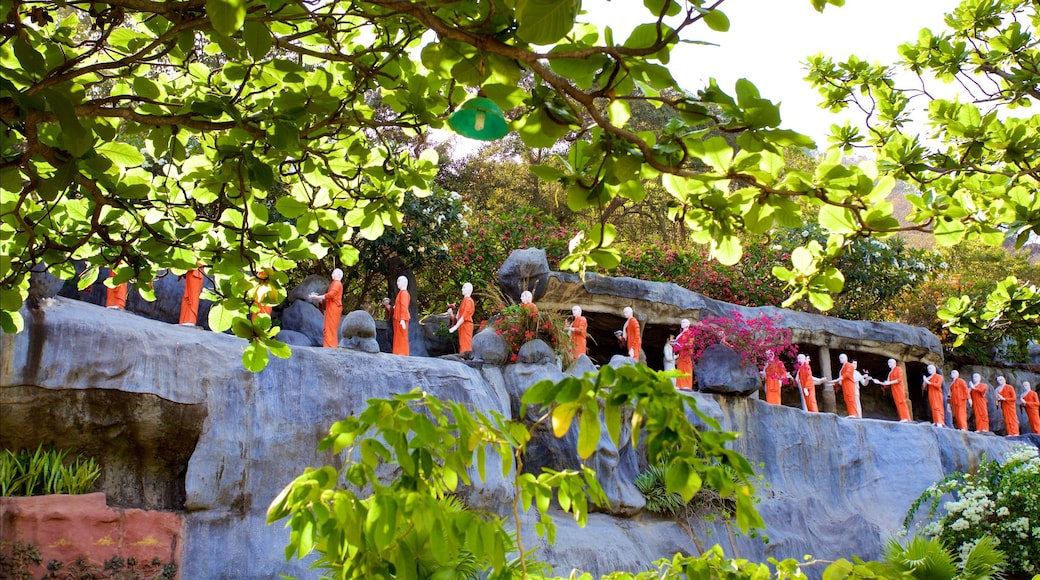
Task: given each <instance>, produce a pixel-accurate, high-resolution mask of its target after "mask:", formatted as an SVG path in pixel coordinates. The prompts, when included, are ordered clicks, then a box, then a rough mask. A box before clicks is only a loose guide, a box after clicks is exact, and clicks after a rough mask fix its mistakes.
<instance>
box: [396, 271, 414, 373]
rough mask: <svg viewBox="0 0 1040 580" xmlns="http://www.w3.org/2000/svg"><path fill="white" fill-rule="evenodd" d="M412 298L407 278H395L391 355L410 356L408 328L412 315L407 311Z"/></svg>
mask: <svg viewBox="0 0 1040 580" xmlns="http://www.w3.org/2000/svg"><path fill="white" fill-rule="evenodd" d="M411 301H412V296H411V294H409V293H408V277H407V276H398V277H397V298H396V299H395V300H394V311H393V321H394V345H393V349H392V351H393V353H394V354H398V355H401V356H408V355H409V354H411V349H410V348H409V346H408V326H409V323H410V322H411V320H412V315H411V313H410V312H409V311H408V307H409V306H410V305H411Z"/></svg>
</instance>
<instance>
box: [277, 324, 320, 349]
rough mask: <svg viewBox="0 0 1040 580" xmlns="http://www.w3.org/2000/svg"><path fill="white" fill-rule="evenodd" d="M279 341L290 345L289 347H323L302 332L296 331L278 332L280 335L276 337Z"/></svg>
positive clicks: (283, 330)
mask: <svg viewBox="0 0 1040 580" xmlns="http://www.w3.org/2000/svg"><path fill="white" fill-rule="evenodd" d="M275 338H276V339H277V340H280V341H282V342H284V343H285V344H288V345H289V346H321V345H320V344H314V341H313V340H311V337H309V336H307V335H306V334H303V333H302V332H296V331H295V330H285V329H284V328H283V329H282V330H279V331H278V335H277V336H275Z"/></svg>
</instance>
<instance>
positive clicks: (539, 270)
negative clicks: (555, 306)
mask: <svg viewBox="0 0 1040 580" xmlns="http://www.w3.org/2000/svg"><path fill="white" fill-rule="evenodd" d="M548 280H549V262H548V261H547V260H546V257H545V250H543V249H541V248H527V249H526V250H513V251H512V252H510V254H509V257H508V258H506V261H505V262H503V263H502V268H500V269H499V271H498V286H499V288H501V289H502V293H503V294H505V295H506V296H508V297H509V298H511V299H512V300H513V302H515V303H519V302H520V294H521V293H522V292H523V291H524V290H530V291H531V294H532V295H533V296H534V301H535V302H537V301H538V300H540V299H541V297H542V295H543V294H544V293H545V285H546V283H547V282H548Z"/></svg>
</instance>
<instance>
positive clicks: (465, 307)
mask: <svg viewBox="0 0 1040 580" xmlns="http://www.w3.org/2000/svg"><path fill="white" fill-rule="evenodd" d="M474 310H475V309H474V306H473V299H472V298H470V297H469V296H463V297H462V302H460V303H459V312H458V314H457V315H456V317H457V319H458V320H461V321H462V324H460V325H459V352H466V351H469V350H473V311H474Z"/></svg>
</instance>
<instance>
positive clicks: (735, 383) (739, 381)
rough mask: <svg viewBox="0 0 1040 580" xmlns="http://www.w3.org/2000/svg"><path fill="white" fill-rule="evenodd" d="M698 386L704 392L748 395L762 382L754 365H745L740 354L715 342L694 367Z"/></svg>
mask: <svg viewBox="0 0 1040 580" xmlns="http://www.w3.org/2000/svg"><path fill="white" fill-rule="evenodd" d="M693 372H694V374H695V375H696V377H697V386H698V388H699V389H700V390H701V391H702V392H707V393H722V394H726V395H741V396H747V395H750V394H752V393H754V392H756V391H758V389H759V387H760V386H761V384H762V381H761V379H760V378H759V373H758V371H757V370H756V369H754V368H753V367H747V366H744V364H743V363H742V362H741V360H740V355H739V354H737V353H736V351H734V350H733V349H732V348H730V347H728V346H726V345H724V344H713V345H711V346H709V347H708V348H706V349H704V354H702V355H701V360H700V361H699V362H698V363H697V368H696V369H694V371H693Z"/></svg>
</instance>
